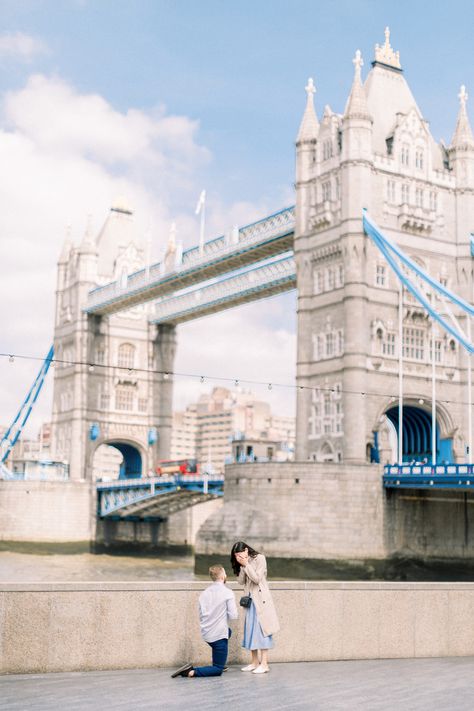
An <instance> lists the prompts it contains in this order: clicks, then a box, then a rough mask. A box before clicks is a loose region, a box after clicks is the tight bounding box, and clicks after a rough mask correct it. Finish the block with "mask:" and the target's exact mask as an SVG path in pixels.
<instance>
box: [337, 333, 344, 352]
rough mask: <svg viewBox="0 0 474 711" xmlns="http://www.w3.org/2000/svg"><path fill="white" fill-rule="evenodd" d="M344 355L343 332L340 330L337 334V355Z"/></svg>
mask: <svg viewBox="0 0 474 711" xmlns="http://www.w3.org/2000/svg"><path fill="white" fill-rule="evenodd" d="M343 353H344V332H343V330H342V328H341V329H339V331H338V332H337V354H338V355H342V354H343Z"/></svg>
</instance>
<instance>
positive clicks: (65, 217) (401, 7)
mask: <svg viewBox="0 0 474 711" xmlns="http://www.w3.org/2000/svg"><path fill="white" fill-rule="evenodd" d="M428 7H429V14H428V13H427V11H426V10H427V8H428ZM386 25H389V26H390V29H391V43H392V46H393V47H394V48H395V49H396V50H399V51H400V56H401V62H402V67H403V68H404V71H405V76H406V78H407V80H408V83H409V84H410V87H411V89H412V91H413V93H414V95H415V98H416V99H417V102H418V105H419V106H420V108H421V111H422V113H423V115H424V117H425V118H426V119H428V120H429V121H430V125H431V130H432V133H433V135H434V137H435V139H437V140H439V139H441V138H443V139H444V140H445V141H446V142H449V140H450V138H451V136H452V133H453V130H454V125H455V120H456V114H457V109H458V99H457V94H458V92H459V87H460V85H461V84H465V85H466V87H467V90H468V92H469V90H470V89H471V92H472V95H473V97H474V62H473V50H472V28H473V27H474V4H473V3H472V2H468V1H465V2H464V1H461V0H452V1H451V2H449V3H448V2H440V3H430V4H428V3H426V2H423V1H421V0H411V2H407V0H399V1H398V2H397V3H393V2H387V1H386V0H377V2H375V1H372V0H360V1H359V2H356V3H355V2H353V1H350V2H349V1H347V0H339V1H337V2H336V1H331V2H329V1H326V2H324V3H323V2H319V0H313V1H312V2H310V1H309V0H293V1H292V2H290V1H289V0H259V2H255V0H252V1H250V0H239V2H231V1H230V0H201V2H195V1H194V0H133V2H132V1H131V0H128V1H125V0H61V2H58V1H57V0H0V205H1V209H0V265H1V279H0V319H1V323H2V329H1V335H0V351H1V352H8V353H10V352H14V353H24V354H29V355H35V356H41V355H43V354H45V353H46V352H47V350H48V348H49V345H50V343H51V341H52V337H53V309H54V289H55V272H56V261H57V258H58V255H59V252H60V249H61V245H62V243H63V241H64V238H65V234H66V230H67V229H70V231H71V235H72V238H73V239H74V240H76V241H78V240H80V238H81V236H82V234H83V232H84V229H85V227H86V224H87V221H88V220H90V222H91V224H92V227H93V229H94V230H97V231H98V230H99V229H100V227H101V225H102V224H103V222H104V220H105V218H106V216H107V213H108V210H109V208H110V206H111V204H112V203H113V201H114V200H115V199H116V198H117V197H118V196H122V195H123V196H125V197H126V198H127V200H128V201H129V202H130V203H131V204H132V205H133V207H134V211H135V218H136V221H137V227H138V229H139V230H140V231H141V232H142V233H143V234H145V232H146V231H147V230H151V234H152V241H153V245H152V251H153V255H154V256H158V255H159V254H160V252H161V250H162V249H163V245H164V244H165V243H166V240H167V236H168V232H169V227H170V224H171V222H172V221H176V223H177V238H178V240H181V241H182V242H183V243H184V245H185V246H188V245H191V244H193V243H195V242H196V241H197V239H198V232H199V227H198V222H197V218H196V217H195V216H194V208H195V206H196V201H197V197H198V196H199V193H200V191H201V190H202V189H203V188H205V189H206V191H207V206H206V212H207V225H206V233H207V237H212V236H215V235H218V234H221V233H222V232H224V231H225V230H228V229H229V228H230V227H231V226H232V225H234V224H244V223H247V222H250V221H252V220H253V219H256V218H258V217H261V216H264V215H266V214H269V213H270V212H273V211H275V210H278V209H280V208H282V207H284V206H286V205H290V204H292V203H293V201H294V189H293V181H294V139H295V136H296V133H297V130H298V125H299V122H300V120H301V116H302V112H303V109H304V105H305V98H306V97H305V92H304V86H305V84H306V82H307V78H308V77H309V76H312V77H314V80H315V83H316V88H317V93H316V97H315V101H316V109H317V111H318V113H319V114H320V115H321V113H322V111H323V109H324V106H325V104H330V105H331V107H332V108H333V110H336V111H339V112H342V111H343V108H344V104H345V101H346V98H347V95H348V92H349V90H350V86H351V82H352V76H353V66H352V58H353V56H354V53H355V50H356V49H360V50H361V52H362V56H363V57H364V60H365V66H364V68H363V74H364V76H365V75H366V73H367V71H368V70H369V68H370V62H371V60H372V59H373V50H374V44H375V43H376V42H378V43H383V40H384V28H385V26H386ZM468 108H469V105H468ZM471 115H472V116H474V109H472V104H471ZM89 216H90V217H89ZM68 225H70V227H69V228H68ZM295 363H296V296H295V294H294V293H293V294H287V295H284V296H279V297H275V298H273V299H270V300H266V301H260V302H256V303H254V304H251V305H247V306H243V307H239V308H237V309H233V310H229V311H226V312H223V313H221V314H216V315H214V316H210V317H207V318H205V319H200V320H198V321H194V322H191V323H189V324H184V325H182V326H180V327H179V334H178V353H177V358H176V370H177V371H182V372H196V371H199V372H203V373H206V374H209V376H228V377H231V378H237V379H239V380H240V381H242V380H244V379H246V378H247V379H250V380H265V381H272V382H282V383H292V382H294V377H295ZM37 368H38V364H37V363H35V362H30V361H20V360H18V359H16V360H15V361H14V363H9V362H8V361H7V360H6V359H0V425H1V424H7V423H9V421H10V420H11V419H12V418H13V416H14V414H15V412H16V409H17V408H18V406H19V405H20V403H21V400H22V398H23V397H24V395H25V394H26V391H27V389H28V387H29V385H30V384H31V382H32V380H33V377H34V375H35V371H36V370H37ZM213 384H215V383H213V382H212V377H210V378H209V379H206V381H205V383H204V384H203V385H201V384H200V383H199V382H198V381H191V380H189V379H186V380H180V379H178V381H177V382H176V393H175V406H176V407H177V408H181V407H184V406H185V405H186V404H187V403H188V402H191V401H193V400H194V399H195V398H196V397H197V396H198V395H199V393H200V392H204V391H208V390H209V389H210V387H212V385H213ZM253 389H254V391H255V392H256V394H257V395H259V396H262V397H264V398H265V399H266V400H268V401H269V402H270V403H271V405H272V407H273V408H274V410H275V411H276V412H277V413H279V414H293V412H294V391H293V390H291V389H290V388H273V389H272V391H271V392H270V391H268V389H267V388H266V386H264V387H262V388H258V387H254V388H253ZM50 408H51V384H50V383H49V384H48V385H47V387H46V388H45V391H44V393H42V396H41V399H40V400H39V402H38V404H37V406H36V408H35V412H34V415H33V417H32V421H31V428H30V431H34V428H35V427H37V426H38V424H39V423H40V422H41V421H42V420H47V419H48V418H49V416H50Z"/></svg>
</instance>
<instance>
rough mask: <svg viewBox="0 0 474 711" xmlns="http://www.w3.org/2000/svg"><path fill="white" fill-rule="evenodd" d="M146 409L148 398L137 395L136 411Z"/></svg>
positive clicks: (144, 410)
mask: <svg viewBox="0 0 474 711" xmlns="http://www.w3.org/2000/svg"><path fill="white" fill-rule="evenodd" d="M147 409H148V400H147V398H146V397H139V398H138V411H139V412H146V411H147Z"/></svg>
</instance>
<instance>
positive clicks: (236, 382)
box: [234, 380, 239, 388]
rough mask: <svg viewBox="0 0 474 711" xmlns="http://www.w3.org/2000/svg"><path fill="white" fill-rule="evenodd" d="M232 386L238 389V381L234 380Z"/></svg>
mask: <svg viewBox="0 0 474 711" xmlns="http://www.w3.org/2000/svg"><path fill="white" fill-rule="evenodd" d="M234 385H235V387H236V388H238V387H239V381H238V380H235V381H234Z"/></svg>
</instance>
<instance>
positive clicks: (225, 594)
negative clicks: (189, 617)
mask: <svg viewBox="0 0 474 711" xmlns="http://www.w3.org/2000/svg"><path fill="white" fill-rule="evenodd" d="M238 616H239V613H238V612H237V605H236V604H235V597H234V593H233V592H232V590H229V588H227V587H226V586H225V585H224V583H223V582H221V581H220V580H217V581H216V582H215V583H212V585H209V587H208V588H206V589H205V590H203V592H202V593H201V594H200V595H199V621H200V623H201V634H202V636H203V639H204V640H205V641H206V642H216V641H217V640H218V639H228V638H229V620H236V619H237V618H238Z"/></svg>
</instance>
